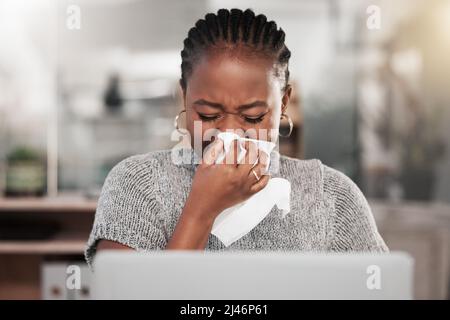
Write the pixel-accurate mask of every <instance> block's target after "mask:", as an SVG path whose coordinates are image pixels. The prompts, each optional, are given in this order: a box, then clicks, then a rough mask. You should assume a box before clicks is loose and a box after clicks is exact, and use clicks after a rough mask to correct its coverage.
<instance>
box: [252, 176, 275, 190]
mask: <svg viewBox="0 0 450 320" xmlns="http://www.w3.org/2000/svg"><path fill="white" fill-rule="evenodd" d="M269 180H270V175H265V176H262V177H261V179H260V180H259V181H257V182H256V183H254V184H253V185H252V186H251V187H250V193H251V194H255V193H257V192H259V191H261V190H262V189H264V187H265V186H267V184H268V183H269Z"/></svg>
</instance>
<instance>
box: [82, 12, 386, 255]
mask: <svg viewBox="0 0 450 320" xmlns="http://www.w3.org/2000/svg"><path fill="white" fill-rule="evenodd" d="M284 39H285V33H284V32H283V30H281V29H278V28H277V25H276V24H275V22H273V21H267V19H266V17H265V16H264V15H257V16H255V14H254V13H253V11H251V10H245V11H241V10H238V9H232V10H225V9H221V10H219V11H218V12H217V14H212V13H210V14H207V15H206V16H205V18H204V19H200V20H199V21H197V23H196V24H195V27H193V28H191V30H189V33H188V37H187V38H186V39H185V40H184V49H183V50H182V51H181V57H182V64H181V79H180V85H181V89H182V92H183V102H184V110H183V112H185V113H186V127H187V131H188V132H189V134H190V137H191V144H192V145H194V140H195V139H198V138H199V133H198V131H199V130H195V126H196V125H198V124H200V125H201V130H200V135H201V136H202V137H203V136H204V134H205V132H206V131H208V130H211V129H216V130H219V131H226V130H229V129H234V130H242V132H256V133H255V136H254V137H252V138H256V139H259V140H272V141H273V140H274V139H277V134H275V135H273V134H270V135H266V137H263V136H262V135H261V134H260V132H264V131H265V132H272V133H273V132H276V133H278V129H279V126H280V121H281V120H282V119H285V118H286V119H287V120H288V121H289V122H290V125H291V128H292V122H291V121H290V119H289V117H288V116H287V115H286V113H285V112H286V107H287V105H288V102H289V98H290V95H291V91H292V89H291V86H290V85H289V83H288V81H289V70H288V62H289V58H290V51H289V50H288V48H287V47H286V45H285V43H284ZM176 122H178V116H177V118H176ZM177 129H178V123H177ZM206 147H208V148H206ZM233 147H234V148H237V144H236V142H234V144H233ZM222 148H223V143H222V141H221V140H220V139H215V140H214V142H212V143H209V141H206V142H204V141H203V140H202V144H201V148H200V149H201V150H197V149H196V150H195V152H194V151H192V149H191V152H192V157H191V158H190V159H191V160H195V161H191V162H190V163H187V164H186V163H182V164H176V163H174V162H173V161H172V152H171V151H170V150H162V151H155V152H150V153H147V154H142V155H136V156H132V157H130V158H127V159H125V160H123V161H122V162H120V163H119V164H118V165H116V166H115V167H114V168H113V169H112V170H111V172H110V173H109V175H108V177H107V179H106V181H105V184H104V186H103V190H102V194H101V197H100V199H99V202H98V208H97V212H96V216H95V222H94V226H93V229H92V232H91V235H90V238H89V240H88V244H87V249H86V259H87V261H88V262H89V263H91V262H92V258H93V256H94V254H95V252H96V250H104V249H135V250H138V251H148V250H158V249H196V250H205V249H206V250H235V249H237V250H247V249H250V250H253V249H255V250H256V249H262V250H300V251H376V252H383V251H387V250H388V249H387V247H386V245H385V243H384V241H383V239H382V238H381V237H380V235H379V233H378V231H377V228H376V225H375V222H374V219H373V217H372V214H371V211H370V208H369V206H368V204H367V201H366V199H365V198H364V196H363V194H362V193H361V191H360V190H359V189H358V187H357V186H356V185H355V184H354V183H353V182H352V181H351V180H350V179H349V178H348V177H347V176H345V175H344V174H343V173H341V172H339V171H336V170H334V169H332V168H330V167H328V166H326V165H323V164H322V163H321V162H320V161H319V160H316V159H312V160H298V159H294V158H289V157H286V156H280V157H279V159H278V170H277V171H276V172H272V174H268V172H265V171H264V169H263V168H265V166H266V164H267V163H268V161H269V159H270V161H271V164H272V161H275V159H276V158H275V157H274V159H272V154H271V155H270V157H264V156H263V155H264V154H263V153H258V151H257V150H256V151H255V150H254V149H255V148H251V147H250V144H248V143H247V144H246V145H245V148H247V149H248V151H249V152H247V155H246V160H249V159H248V157H251V156H256V159H257V161H258V162H257V164H256V166H254V165H253V164H252V163H253V162H251V161H247V162H246V161H243V163H236V162H232V163H226V164H215V163H214V161H215V160H216V159H217V155H218V154H219V153H220V150H221V149H222ZM252 149H253V151H252ZM233 150H235V149H233ZM204 151H205V152H204ZM199 153H200V155H199ZM234 159H235V158H234ZM197 160H203V161H201V163H197V162H199V161H197ZM274 176H277V177H282V178H286V179H288V180H289V181H290V183H291V190H292V191H291V198H290V199H291V211H290V212H289V214H288V215H287V216H286V217H284V218H282V217H281V215H280V212H279V210H278V209H277V208H276V207H274V208H273V209H272V211H271V212H270V213H269V215H267V216H266V217H265V218H264V220H263V221H262V222H260V223H259V224H258V225H257V226H256V227H255V228H254V229H253V230H251V231H250V233H248V234H247V235H245V236H244V237H242V238H241V239H239V240H238V241H236V242H234V243H233V244H232V245H230V246H229V247H225V246H224V245H223V244H222V243H221V242H220V241H219V239H217V238H216V237H215V236H214V235H212V234H211V227H212V225H213V222H214V219H215V218H216V217H217V216H218V215H219V214H220V213H221V212H222V211H223V210H224V209H226V208H229V207H231V206H233V205H236V204H238V203H240V202H242V201H244V200H246V199H248V198H249V197H251V196H252V195H253V194H255V193H257V192H258V191H260V190H262V189H263V188H264V187H265V186H266V185H267V183H268V181H269V179H270V178H271V177H274Z"/></svg>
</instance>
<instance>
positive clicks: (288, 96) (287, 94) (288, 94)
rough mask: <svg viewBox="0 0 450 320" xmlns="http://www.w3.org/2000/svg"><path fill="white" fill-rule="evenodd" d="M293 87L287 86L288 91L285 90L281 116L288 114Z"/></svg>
mask: <svg viewBox="0 0 450 320" xmlns="http://www.w3.org/2000/svg"><path fill="white" fill-rule="evenodd" d="M291 93H292V86H291V85H290V84H287V85H286V89H285V90H284V94H283V98H281V114H283V113H285V112H286V109H287V107H288V105H289V100H290V99H291Z"/></svg>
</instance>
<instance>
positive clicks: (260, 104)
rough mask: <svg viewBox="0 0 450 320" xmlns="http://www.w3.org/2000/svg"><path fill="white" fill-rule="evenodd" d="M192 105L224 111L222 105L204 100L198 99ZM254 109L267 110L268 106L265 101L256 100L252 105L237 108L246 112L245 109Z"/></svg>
mask: <svg viewBox="0 0 450 320" xmlns="http://www.w3.org/2000/svg"><path fill="white" fill-rule="evenodd" d="M194 104H196V105H203V106H210V107H212V108H216V109H221V110H223V109H225V108H224V107H223V105H221V104H220V103H216V102H211V101H207V100H205V99H198V100H196V101H194ZM254 107H266V108H267V107H268V105H267V103H266V102H265V101H262V100H256V101H253V102H252V103H248V104H243V105H240V106H239V107H238V110H246V109H250V108H254Z"/></svg>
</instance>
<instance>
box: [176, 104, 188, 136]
mask: <svg viewBox="0 0 450 320" xmlns="http://www.w3.org/2000/svg"><path fill="white" fill-rule="evenodd" d="M183 112H186V109H184V110H181V111H180V112H179V113H178V114H177V116H176V117H175V119H174V120H173V126H174V127H175V130H177V131H178V132H179V133H180V134H183V135H184V134H186V132H183V131H181V130H180V128H179V127H178V118H179V117H180V115H181V114H182V113H183ZM184 130H186V129H184Z"/></svg>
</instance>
